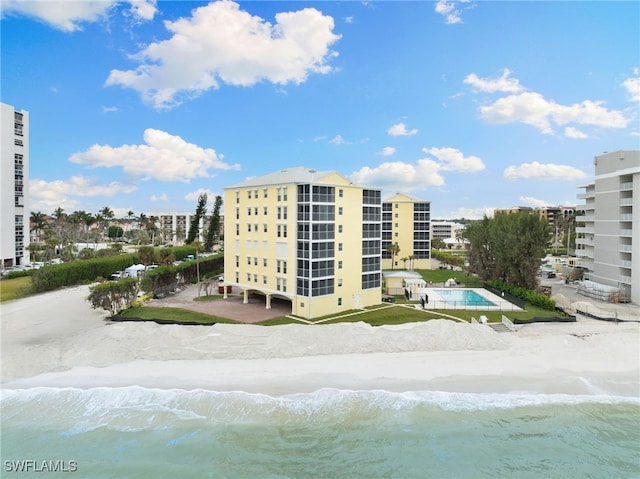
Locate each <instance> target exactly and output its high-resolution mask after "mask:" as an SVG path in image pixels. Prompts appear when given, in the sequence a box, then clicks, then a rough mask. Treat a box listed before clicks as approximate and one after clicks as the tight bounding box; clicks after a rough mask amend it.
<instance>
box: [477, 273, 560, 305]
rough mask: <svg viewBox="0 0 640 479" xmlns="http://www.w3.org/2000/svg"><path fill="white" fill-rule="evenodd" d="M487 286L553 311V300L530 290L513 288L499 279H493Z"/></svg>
mask: <svg viewBox="0 0 640 479" xmlns="http://www.w3.org/2000/svg"><path fill="white" fill-rule="evenodd" d="M489 285H490V286H492V287H494V288H496V289H499V290H501V291H504V292H505V293H509V294H510V295H512V296H515V297H516V298H520V299H522V300H524V301H526V302H527V303H529V304H532V305H533V306H537V307H539V308H542V309H546V310H549V311H553V310H554V309H555V307H556V302H555V301H554V300H553V299H551V298H549V297H547V296H545V295H544V294H540V293H537V292H536V291H532V290H530V289H526V288H522V287H520V286H514V285H512V284H508V283H505V282H504V281H502V280H499V279H494V280H493V281H491V282H490V283H489Z"/></svg>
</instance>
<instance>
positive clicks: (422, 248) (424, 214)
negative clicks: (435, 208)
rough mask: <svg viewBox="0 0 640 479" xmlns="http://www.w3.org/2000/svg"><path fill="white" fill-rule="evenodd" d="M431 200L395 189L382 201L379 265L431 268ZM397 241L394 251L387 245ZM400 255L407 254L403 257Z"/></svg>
mask: <svg viewBox="0 0 640 479" xmlns="http://www.w3.org/2000/svg"><path fill="white" fill-rule="evenodd" d="M430 225H431V202H430V201H423V200H420V199H418V198H414V197H412V196H409V195H405V194H401V193H397V194H395V195H393V196H391V197H389V198H386V199H385V200H384V202H383V203H382V268H383V269H385V270H387V269H397V268H405V267H406V268H408V269H430V268H431V237H430V231H431V226H430ZM395 244H397V246H398V249H397V253H396V254H392V252H390V250H389V245H395ZM403 258H406V259H404V260H403Z"/></svg>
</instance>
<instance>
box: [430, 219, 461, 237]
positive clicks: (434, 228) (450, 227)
mask: <svg viewBox="0 0 640 479" xmlns="http://www.w3.org/2000/svg"><path fill="white" fill-rule="evenodd" d="M464 227H465V226H464V225H463V224H460V223H454V222H453V221H432V222H431V240H434V239H441V240H443V241H445V242H446V240H455V239H456V236H457V233H458V232H460V231H462V230H463V229H464Z"/></svg>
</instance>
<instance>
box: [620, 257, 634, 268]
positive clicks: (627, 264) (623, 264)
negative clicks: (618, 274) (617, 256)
mask: <svg viewBox="0 0 640 479" xmlns="http://www.w3.org/2000/svg"><path fill="white" fill-rule="evenodd" d="M618 266H620V267H621V268H627V269H631V261H627V260H626V259H621V260H620V261H618Z"/></svg>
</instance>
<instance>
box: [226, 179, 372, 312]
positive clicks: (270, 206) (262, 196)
mask: <svg viewBox="0 0 640 479" xmlns="http://www.w3.org/2000/svg"><path fill="white" fill-rule="evenodd" d="M224 204H225V216H224V231H225V256H224V260H225V261H224V266H225V267H224V270H225V283H226V284H229V285H232V286H238V287H240V288H241V289H243V290H244V295H245V297H244V300H245V302H247V301H248V297H249V295H250V294H260V295H263V296H264V297H265V306H266V307H267V308H269V307H270V305H271V300H272V298H281V299H285V300H287V301H290V302H291V312H292V314H295V315H297V316H300V317H303V318H316V317H319V316H324V315H328V314H334V313H337V312H340V311H345V310H349V309H360V308H364V307H366V306H369V305H373V304H379V303H380V301H381V209H382V201H381V192H380V190H377V189H368V188H364V187H361V186H356V185H354V184H352V183H351V182H350V181H349V180H348V179H346V178H345V177H344V176H342V175H340V174H339V173H337V172H335V171H316V170H313V169H309V168H305V167H294V168H287V169H284V170H281V171H278V172H274V173H271V174H267V175H265V176H261V177H257V178H252V179H249V180H247V181H244V182H242V183H238V184H236V185H232V186H229V187H227V188H225V189H224Z"/></svg>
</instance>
